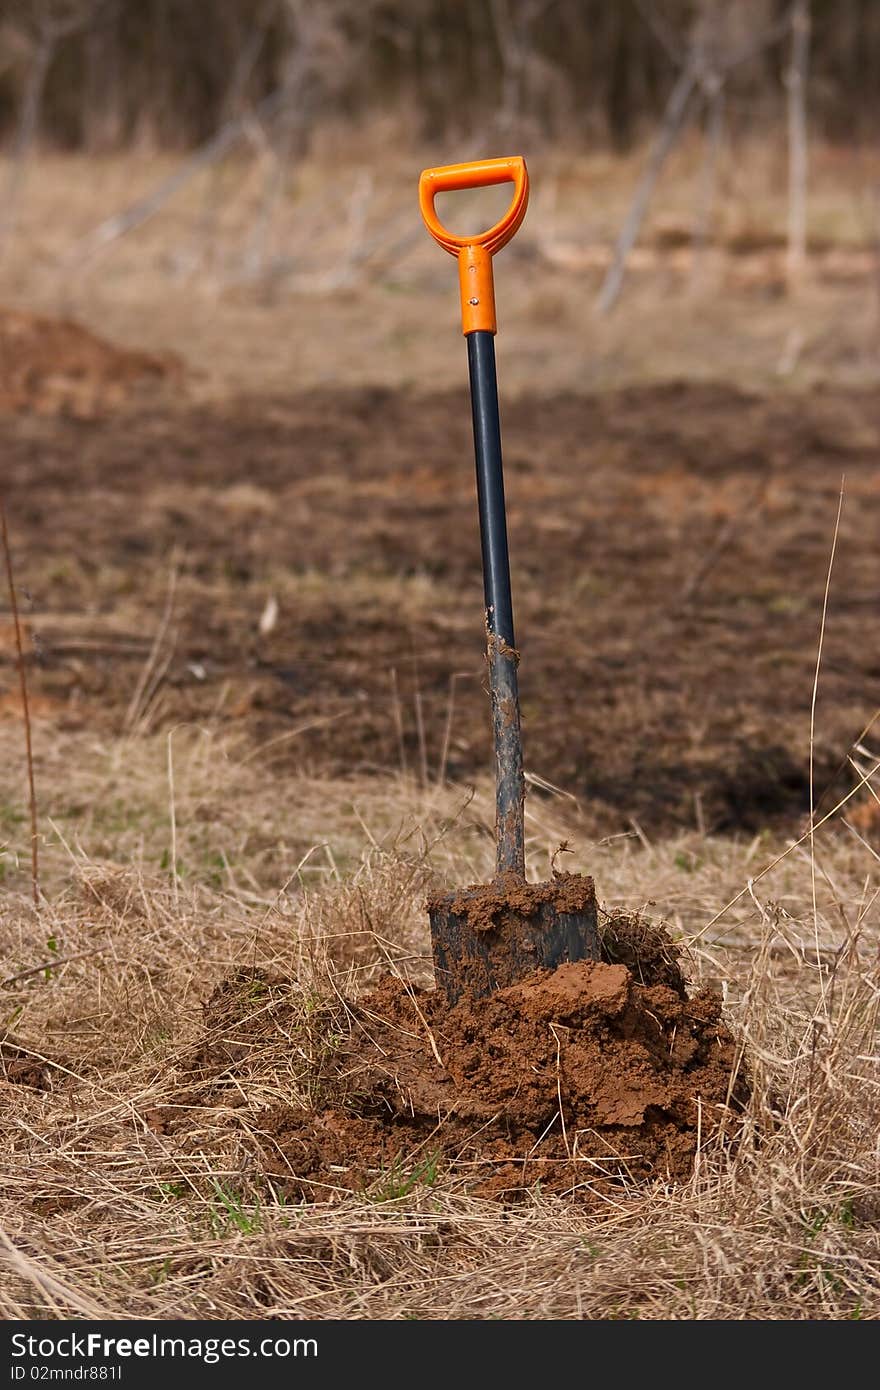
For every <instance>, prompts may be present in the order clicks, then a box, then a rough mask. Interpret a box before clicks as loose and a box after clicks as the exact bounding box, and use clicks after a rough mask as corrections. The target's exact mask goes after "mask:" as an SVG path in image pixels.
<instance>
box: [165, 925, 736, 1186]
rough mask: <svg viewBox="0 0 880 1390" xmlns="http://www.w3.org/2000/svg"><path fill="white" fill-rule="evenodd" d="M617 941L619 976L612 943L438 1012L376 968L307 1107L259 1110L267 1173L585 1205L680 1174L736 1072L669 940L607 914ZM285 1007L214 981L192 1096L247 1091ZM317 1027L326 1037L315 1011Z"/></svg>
mask: <svg viewBox="0 0 880 1390" xmlns="http://www.w3.org/2000/svg"><path fill="white" fill-rule="evenodd" d="M622 939H628V941H629V957H630V960H631V963H632V965H633V969H630V968H628V966H627V965H625V964H623V963H621V962H620V961H615V960H612V959H611V958H610V957H611V956H612V955H614V954H615V951H614V946H613V940H612V941H611V942H610V943H609V944H610V947H611V949H609V950H606V951H605V959H603V960H601V961H580V962H577V963H568V964H565V965H561V966H559V967H558V968H557V969H556V970H555V971H552V972H549V971H537V972H535V973H533V974H532V975H530V976H528V977H526V978H525V979H524V980H522V981H520V982H519V983H518V984H516V985H514V986H511V987H509V988H507V989H502V990H498V991H496V992H495V993H493V994H491V995H490V996H488V997H487V998H485V999H481V1000H474V999H472V998H469V997H467V996H464V997H462V998H461V999H460V1000H459V1002H458V1003H457V1004H456V1005H455V1007H454V1008H452V1009H450V1008H449V1006H448V1004H447V1001H446V998H445V995H444V994H443V993H442V992H440V991H436V990H426V989H422V988H418V987H414V986H412V985H410V984H408V983H405V982H404V981H402V980H401V979H397V978H390V977H388V978H386V979H385V980H383V981H382V982H381V983H380V984H379V986H378V987H377V988H376V989H374V990H373V991H372V992H371V993H369V994H368V995H366V996H364V997H362V998H360V999H359V1000H357V1001H356V1002H350V1003H349V1004H348V1005H347V1006H346V1015H347V1018H348V1029H347V1030H346V1031H345V1035H344V1036H343V1037H340V1036H336V1037H335V1040H333V1041H328V1042H327V1043H326V1045H325V1048H324V1052H323V1061H322V1063H321V1065H320V1067H319V1068H318V1071H317V1075H316V1082H315V1089H314V1097H315V1099H314V1105H313V1106H312V1107H311V1108H308V1109H304V1108H302V1107H301V1106H300V1107H294V1106H291V1105H289V1104H285V1103H283V1102H279V1103H276V1104H273V1105H271V1106H269V1107H268V1108H267V1109H266V1110H265V1111H264V1113H263V1114H262V1115H261V1116H259V1117H258V1120H257V1124H256V1136H257V1139H258V1142H259V1145H260V1148H261V1151H262V1153H263V1156H264V1162H265V1171H266V1173H267V1174H268V1175H269V1176H270V1177H271V1179H272V1181H273V1183H274V1184H276V1185H277V1186H279V1187H280V1189H281V1190H282V1191H283V1192H285V1193H286V1194H287V1195H288V1196H290V1197H294V1198H296V1199H297V1200H307V1201H325V1200H330V1199H332V1198H333V1197H334V1196H336V1195H339V1194H340V1193H341V1192H345V1191H349V1190H352V1189H355V1190H365V1191H367V1192H368V1193H370V1194H371V1195H373V1196H375V1197H377V1198H380V1199H381V1198H387V1197H390V1196H395V1195H403V1194H404V1193H405V1192H407V1191H410V1190H411V1189H412V1188H413V1187H414V1186H416V1185H417V1184H425V1185H430V1184H431V1183H433V1182H434V1181H435V1180H436V1178H437V1177H438V1175H439V1174H440V1172H441V1171H442V1172H446V1173H448V1172H450V1171H452V1172H454V1174H455V1175H456V1176H457V1177H459V1178H461V1179H462V1180H463V1181H464V1182H465V1183H466V1185H467V1187H468V1190H470V1191H472V1192H473V1193H475V1194H477V1195H481V1196H486V1197H498V1198H502V1199H505V1200H512V1199H516V1198H519V1197H521V1196H522V1195H523V1193H524V1192H525V1191H526V1190H528V1189H534V1188H535V1187H536V1186H537V1185H540V1187H541V1189H542V1190H545V1191H551V1192H555V1193H558V1194H565V1195H575V1196H578V1197H579V1198H580V1199H582V1200H587V1201H593V1200H596V1199H597V1198H598V1199H601V1197H602V1196H603V1194H604V1195H607V1193H608V1192H609V1191H610V1190H613V1189H614V1188H615V1187H617V1188H619V1187H620V1185H621V1184H629V1185H632V1184H640V1183H644V1182H648V1181H652V1180H654V1179H661V1180H663V1181H678V1180H684V1179H686V1178H687V1177H688V1176H689V1174H690V1173H691V1172H692V1170H693V1164H694V1158H695V1154H696V1151H697V1146H698V1145H699V1144H702V1145H706V1144H710V1143H717V1142H719V1140H722V1141H723V1139H724V1137H725V1136H727V1137H729V1136H730V1134H731V1133H732V1132H733V1130H734V1128H735V1112H736V1110H737V1109H738V1108H739V1106H740V1104H741V1103H742V1101H743V1100H744V1099H745V1097H746V1094H747V1083H746V1081H745V1079H744V1077H743V1075H742V1073H741V1072H739V1073H738V1071H737V1066H738V1061H739V1058H738V1053H737V1047H736V1044H735V1042H734V1040H733V1038H732V1036H731V1034H730V1032H729V1031H728V1029H727V1027H726V1026H725V1024H724V1023H723V1022H722V1021H721V1017H720V1014H721V1003H720V999H719V998H718V996H717V995H715V994H713V993H712V992H710V991H707V990H703V991H700V992H699V993H696V994H694V995H693V996H692V997H689V995H688V992H687V990H686V988H685V984H684V980H683V978H682V975H681V972H680V969H679V967H678V963H677V959H676V954H675V951H674V949H673V948H672V945H671V943H670V942H669V940H668V938H667V937H666V935H665V933H664V932H663V931H662V930H660V929H659V928H656V927H653V928H650V927H649V928H647V930H646V928H645V925H644V924H642V923H641V922H640V921H639V920H638V919H629V920H628V921H626V922H624V921H623V920H620V921H618V923H617V931H616V937H614V940H617V941H618V942H619V941H620V940H622ZM635 971H637V972H638V978H637V975H636V973H634V972H635ZM255 1001H259V1002H258V1004H257V1005H256V1006H255ZM289 1001H290V992H289V988H286V987H285V983H284V981H281V980H278V979H275V980H272V981H268V980H266V979H264V978H261V977H259V976H254V975H252V974H240V975H239V976H237V977H234V978H232V979H230V980H228V981H226V982H224V984H222V985H221V986H219V987H218V989H217V990H215V992H214V994H213V995H212V997H211V999H210V1000H209V1001H208V1004H207V1005H206V1009H205V1023H206V1032H205V1039H206V1041H205V1043H204V1044H202V1045H201V1046H200V1047H199V1048H198V1049H197V1050H196V1053H195V1055H194V1057H193V1060H192V1064H191V1068H190V1073H189V1078H190V1082H191V1081H192V1080H194V1079H196V1078H198V1080H196V1086H195V1090H193V1089H192V1088H190V1089H189V1090H188V1092H187V1099H188V1103H189V1105H190V1107H191V1106H192V1104H193V1101H194V1100H195V1099H196V1098H197V1097H198V1096H200V1098H201V1101H200V1103H201V1104H205V1103H206V1099H207V1097H208V1096H210V1095H211V1094H212V1087H217V1086H219V1087H221V1088H222V1087H224V1086H225V1083H224V1076H225V1074H226V1071H227V1069H228V1068H230V1067H232V1068H234V1070H235V1076H236V1078H237V1080H238V1082H239V1084H245V1085H246V1083H247V1068H248V1059H249V1057H251V1056H252V1055H253V1050H254V1047H255V1044H256V1043H258V1042H259V1043H260V1045H261V1046H262V1047H263V1048H265V1047H266V1045H267V1039H271V1036H272V1034H273V1032H274V1033H275V1034H276V1035H277V1037H278V1040H279V1042H280V1041H281V1039H282V1038H285V1037H286V1038H287V1039H288V1040H289V1039H290V1037H291V1035H292V1033H294V1032H295V1033H297V1035H298V1036H300V1037H301V1025H300V1028H299V1030H297V1028H296V1024H295V1022H294V1018H295V1010H294V1009H293V1008H292V1007H291V1004H290V1002H289ZM332 1026H334V1027H336V1026H338V1024H333V1025H332ZM325 1027H326V1028H327V1030H328V1033H327V1036H328V1037H329V1038H331V1039H332V1038H333V1035H332V1033H330V1032H329V1029H330V1022H329V1016H328V1020H327V1021H326V1024H325ZM270 1045H271V1044H270ZM289 1046H290V1044H289V1041H288V1049H289ZM230 1047H231V1049H232V1050H231V1051H230ZM312 1051H313V1055H314V1052H315V1039H314V1036H313V1037H312ZM319 1052H320V1049H319ZM168 1113H169V1114H174V1113H175V1110H174V1107H173V1106H172V1107H171V1108H170V1110H169V1112H168ZM176 1113H179V1111H178V1112H176ZM178 1123H179V1124H181V1123H183V1122H182V1121H179V1122H178Z"/></svg>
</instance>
